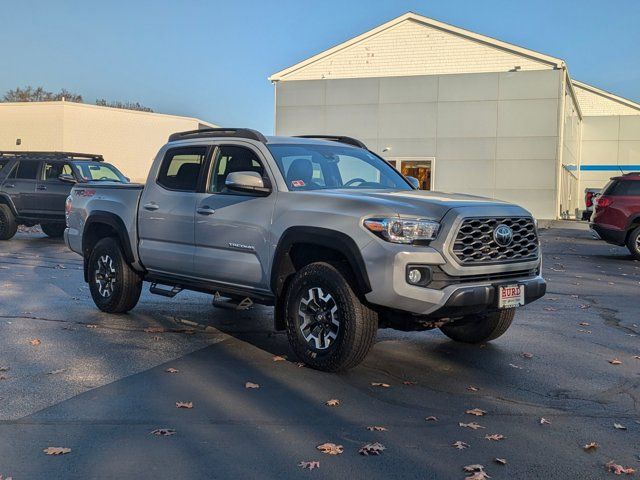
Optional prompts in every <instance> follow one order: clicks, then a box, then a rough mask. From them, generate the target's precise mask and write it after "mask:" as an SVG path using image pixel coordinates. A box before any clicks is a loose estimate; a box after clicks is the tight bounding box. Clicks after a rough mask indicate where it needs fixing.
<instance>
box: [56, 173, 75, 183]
mask: <svg viewBox="0 0 640 480" xmlns="http://www.w3.org/2000/svg"><path fill="white" fill-rule="evenodd" d="M58 180H60V181H61V182H64V183H78V182H77V181H76V177H74V176H73V175H71V174H69V173H63V174H62V175H58Z"/></svg>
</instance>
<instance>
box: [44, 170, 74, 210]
mask: <svg viewBox="0 0 640 480" xmlns="http://www.w3.org/2000/svg"><path fill="white" fill-rule="evenodd" d="M62 174H67V175H73V170H72V168H71V165H69V164H68V163H65V162H59V161H52V162H44V163H43V167H42V169H41V170H40V176H39V178H38V185H37V187H36V190H37V192H38V210H40V212H41V213H42V214H44V215H51V216H54V217H60V218H61V219H62V218H64V204H65V201H66V200H67V197H68V196H69V193H70V192H71V187H73V185H72V184H70V183H68V182H63V181H61V180H60V179H59V178H58V177H59V176H60V175H62Z"/></svg>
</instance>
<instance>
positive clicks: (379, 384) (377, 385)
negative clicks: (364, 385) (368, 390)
mask: <svg viewBox="0 0 640 480" xmlns="http://www.w3.org/2000/svg"><path fill="white" fill-rule="evenodd" d="M371 386H372V387H382V388H389V387H390V386H391V385H389V384H388V383H380V382H371Z"/></svg>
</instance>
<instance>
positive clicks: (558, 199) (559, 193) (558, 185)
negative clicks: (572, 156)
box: [556, 63, 567, 219]
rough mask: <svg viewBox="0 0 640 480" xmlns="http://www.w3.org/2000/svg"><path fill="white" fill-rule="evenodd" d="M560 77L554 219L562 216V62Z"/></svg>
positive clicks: (563, 73) (563, 68)
mask: <svg viewBox="0 0 640 480" xmlns="http://www.w3.org/2000/svg"><path fill="white" fill-rule="evenodd" d="M560 70H561V72H562V73H561V75H562V79H561V81H560V86H559V90H560V91H559V99H558V100H559V104H558V145H557V148H556V161H557V164H556V177H557V178H556V219H559V218H561V217H562V211H561V207H562V204H561V201H562V153H563V152H562V148H563V144H564V103H565V98H564V97H565V89H566V86H567V85H566V83H567V67H566V65H565V64H564V63H562V66H561V69H560Z"/></svg>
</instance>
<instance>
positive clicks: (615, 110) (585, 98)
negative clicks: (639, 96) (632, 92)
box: [571, 80, 640, 116]
mask: <svg viewBox="0 0 640 480" xmlns="http://www.w3.org/2000/svg"><path fill="white" fill-rule="evenodd" d="M571 83H572V84H573V86H574V87H575V88H574V91H575V92H576V97H577V98H578V103H579V104H580V109H581V110H582V113H583V114H584V115H587V116H598V115H602V116H607V115H640V103H636V102H633V101H631V100H628V99H626V98H623V97H619V96H618V95H614V94H613V93H609V92H607V91H605V90H602V89H600V88H597V87H594V86H592V85H588V84H586V83H583V82H578V81H577V80H572V81H571Z"/></svg>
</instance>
